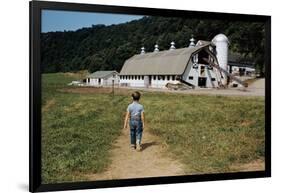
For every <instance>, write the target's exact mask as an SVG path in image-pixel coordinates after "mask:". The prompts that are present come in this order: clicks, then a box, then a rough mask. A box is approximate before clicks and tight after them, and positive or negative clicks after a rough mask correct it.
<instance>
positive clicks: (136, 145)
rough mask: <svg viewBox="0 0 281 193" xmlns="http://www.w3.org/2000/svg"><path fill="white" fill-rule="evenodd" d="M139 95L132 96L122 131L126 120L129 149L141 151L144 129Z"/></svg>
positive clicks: (142, 110)
mask: <svg viewBox="0 0 281 193" xmlns="http://www.w3.org/2000/svg"><path fill="white" fill-rule="evenodd" d="M140 96H141V94H140V93H139V92H137V91H136V92H134V93H133V94H132V98H133V102H132V103H131V104H130V105H129V106H128V108H127V113H126V117H125V121H124V129H126V128H127V124H128V120H129V125H130V138H131V148H133V149H137V151H141V138H142V132H143V128H144V109H143V106H142V105H141V104H140V103H139V100H140Z"/></svg>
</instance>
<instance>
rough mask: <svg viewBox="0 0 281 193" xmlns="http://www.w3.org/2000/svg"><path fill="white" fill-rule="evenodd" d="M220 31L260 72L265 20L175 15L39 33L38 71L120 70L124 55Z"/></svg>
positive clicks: (180, 45)
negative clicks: (233, 19)
mask: <svg viewBox="0 0 281 193" xmlns="http://www.w3.org/2000/svg"><path fill="white" fill-rule="evenodd" d="M219 33H223V34H225V35H226V36H227V37H228V38H229V43H230V44H229V49H230V51H231V52H234V53H238V54H240V55H241V56H242V57H243V58H247V60H248V61H251V63H253V64H254V65H255V67H256V70H257V71H258V72H260V74H263V73H264V63H265V61H264V54H265V24H264V23H262V22H245V21H227V20H223V19H221V20H215V19H194V18H177V17H156V16H144V17H143V18H141V19H139V20H133V21H130V22H126V23H122V24H113V25H109V26H106V25H92V26H91V27H87V28H86V27H85V28H81V29H78V30H76V31H63V32H47V33H41V69H42V70H41V71H42V73H52V72H75V71H79V70H88V71H89V72H94V71H97V70H117V71H118V72H119V71H120V70H121V68H122V66H123V63H124V61H125V60H126V59H128V58H130V57H132V56H133V55H135V54H139V53H140V48H141V47H142V46H144V47H145V50H146V52H151V51H153V49H154V45H155V43H157V44H158V45H159V49H160V51H161V50H167V49H169V47H170V42H171V41H174V42H175V43H176V45H175V46H176V48H183V47H187V46H188V45H189V39H190V38H191V36H194V38H195V39H196V40H207V41H211V40H212V38H213V37H214V36H215V35H217V34H219Z"/></svg>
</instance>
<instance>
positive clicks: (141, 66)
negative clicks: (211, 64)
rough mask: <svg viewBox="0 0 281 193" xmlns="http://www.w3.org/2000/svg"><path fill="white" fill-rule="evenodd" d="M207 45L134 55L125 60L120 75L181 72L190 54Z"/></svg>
mask: <svg viewBox="0 0 281 193" xmlns="http://www.w3.org/2000/svg"><path fill="white" fill-rule="evenodd" d="M209 45H210V44H208V43H204V44H202V45H200V46H195V47H188V48H181V49H175V50H165V51H160V52H150V53H145V54H137V55H134V56H133V57H131V58H129V59H127V60H126V61H125V63H124V65H123V67H122V70H121V72H120V75H173V74H175V75H177V74H183V73H184V70H185V68H186V65H187V64H188V61H189V59H190V57H191V56H192V54H193V53H195V52H197V51H199V50H200V49H202V48H204V47H206V46H209Z"/></svg>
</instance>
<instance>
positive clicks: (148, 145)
mask: <svg viewBox="0 0 281 193" xmlns="http://www.w3.org/2000/svg"><path fill="white" fill-rule="evenodd" d="M154 145H159V143H157V142H155V141H153V142H149V143H143V144H142V145H141V148H142V151H144V150H145V149H147V148H149V147H151V146H154Z"/></svg>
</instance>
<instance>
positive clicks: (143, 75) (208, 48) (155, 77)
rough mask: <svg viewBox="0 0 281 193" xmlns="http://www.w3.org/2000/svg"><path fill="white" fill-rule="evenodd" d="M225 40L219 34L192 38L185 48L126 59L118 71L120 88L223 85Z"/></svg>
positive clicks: (143, 54) (226, 68)
mask: <svg viewBox="0 0 281 193" xmlns="http://www.w3.org/2000/svg"><path fill="white" fill-rule="evenodd" d="M228 44H229V42H228V39H227V37H226V36H225V35H223V34H219V35H217V36H215V37H214V38H213V40H212V41H211V42H210V41H202V40H199V41H198V42H197V43H196V44H195V40H194V38H191V39H190V44H189V46H188V47H186V48H180V49H176V48H175V43H174V42H171V47H170V49H169V50H165V51H159V49H158V45H155V49H154V52H150V53H145V50H144V47H143V48H142V51H141V53H140V54H137V55H134V56H132V57H131V58H129V59H127V60H126V61H125V63H124V65H123V67H122V70H121V72H120V85H121V86H131V87H151V88H165V87H166V85H167V83H172V84H175V83H178V82H181V83H184V84H187V85H190V86H193V87H220V86H221V85H226V84H227V79H228V78H227V76H228V75H229V73H228V70H229V69H228Z"/></svg>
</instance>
